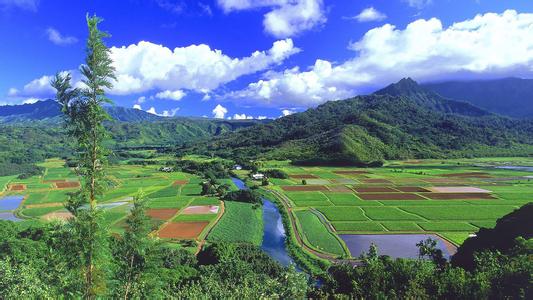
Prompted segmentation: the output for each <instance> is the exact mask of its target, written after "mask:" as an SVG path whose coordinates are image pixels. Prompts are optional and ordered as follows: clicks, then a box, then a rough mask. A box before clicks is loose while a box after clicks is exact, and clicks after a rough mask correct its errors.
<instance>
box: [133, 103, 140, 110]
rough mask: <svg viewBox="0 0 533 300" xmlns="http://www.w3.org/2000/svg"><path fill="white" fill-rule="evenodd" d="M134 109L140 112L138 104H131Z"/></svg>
mask: <svg viewBox="0 0 533 300" xmlns="http://www.w3.org/2000/svg"><path fill="white" fill-rule="evenodd" d="M133 108H134V109H138V110H142V107H141V105H140V104H133Z"/></svg>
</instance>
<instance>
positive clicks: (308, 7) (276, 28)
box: [218, 0, 326, 38]
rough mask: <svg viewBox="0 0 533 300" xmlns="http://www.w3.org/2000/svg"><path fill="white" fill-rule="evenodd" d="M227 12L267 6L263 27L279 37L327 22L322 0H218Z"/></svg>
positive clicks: (294, 33) (288, 35)
mask: <svg viewBox="0 0 533 300" xmlns="http://www.w3.org/2000/svg"><path fill="white" fill-rule="evenodd" d="M218 4H219V6H221V7H222V9H223V10H224V11H225V12H226V13H229V12H232V11H240V10H250V9H256V8H261V7H263V8H264V7H267V8H270V9H271V10H270V11H269V12H268V13H266V14H265V15H264V18H263V27H264V28H265V31H266V32H268V33H269V34H271V35H273V36H275V37H278V38H283V37H290V36H294V35H296V34H298V33H300V32H302V31H306V30H310V29H312V28H314V27H316V26H319V25H321V24H323V23H325V22H326V17H325V11H324V5H323V2H322V0H218Z"/></svg>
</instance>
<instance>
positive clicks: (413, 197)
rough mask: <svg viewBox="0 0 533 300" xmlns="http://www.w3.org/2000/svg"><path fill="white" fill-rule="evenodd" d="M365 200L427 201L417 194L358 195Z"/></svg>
mask: <svg viewBox="0 0 533 300" xmlns="http://www.w3.org/2000/svg"><path fill="white" fill-rule="evenodd" d="M357 196H358V197H359V198H361V199H363V200H425V199H424V198H422V197H420V196H418V195H417V194H410V193H384V194H357Z"/></svg>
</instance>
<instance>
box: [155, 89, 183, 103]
mask: <svg viewBox="0 0 533 300" xmlns="http://www.w3.org/2000/svg"><path fill="white" fill-rule="evenodd" d="M185 95H186V94H185V92H184V91H182V90H177V91H169V90H166V91H163V92H159V93H157V94H156V95H155V97H156V98H159V99H170V100H175V101H179V100H181V98H183V97H185Z"/></svg>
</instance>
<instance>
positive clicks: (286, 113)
mask: <svg viewBox="0 0 533 300" xmlns="http://www.w3.org/2000/svg"><path fill="white" fill-rule="evenodd" d="M295 112H296V111H294V110H290V109H284V110H282V111H281V115H283V116H284V117H286V116H289V115H292V114H293V113H295Z"/></svg>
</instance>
